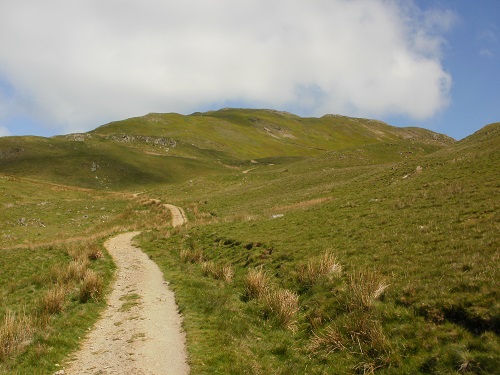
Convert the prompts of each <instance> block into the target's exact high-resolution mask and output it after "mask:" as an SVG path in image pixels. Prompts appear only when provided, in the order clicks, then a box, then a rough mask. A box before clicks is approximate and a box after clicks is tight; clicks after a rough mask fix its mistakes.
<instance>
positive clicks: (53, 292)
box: [40, 284, 67, 314]
mask: <svg viewBox="0 0 500 375" xmlns="http://www.w3.org/2000/svg"><path fill="white" fill-rule="evenodd" d="M66 291H67V289H66V286H64V285H61V284H58V285H55V286H54V287H53V288H52V289H50V290H48V291H47V292H46V293H45V295H44V296H43V297H42V300H41V302H40V305H41V306H40V307H41V310H42V311H43V312H44V313H46V314H59V313H60V312H62V311H63V310H64V305H65V302H66Z"/></svg>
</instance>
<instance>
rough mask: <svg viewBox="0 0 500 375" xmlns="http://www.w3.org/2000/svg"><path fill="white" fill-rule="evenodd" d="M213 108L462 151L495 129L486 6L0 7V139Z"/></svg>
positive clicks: (52, 1) (34, 2)
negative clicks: (342, 126) (371, 124)
mask: <svg viewBox="0 0 500 375" xmlns="http://www.w3.org/2000/svg"><path fill="white" fill-rule="evenodd" d="M224 107H239V108H271V109H277V110H283V111H288V112H291V113H294V114H297V115H300V116H314V117H320V116H323V115H325V114H341V115H346V116H354V117H365V118H372V119H378V120H382V121H385V122H388V123H389V124H391V125H395V126H420V127H424V128H427V129H430V130H433V131H436V132H440V133H444V134H447V135H449V136H451V137H453V138H455V139H461V138H464V137H466V136H468V135H470V134H472V133H474V132H475V131H477V130H479V129H480V128H482V127H483V126H485V125H487V124H489V123H492V122H498V121H500V0H477V1H472V0H271V1H270V0H238V1H234V0H141V1H139V0H72V1H64V0H45V1H39V0H16V1H10V0H0V136H11V135H40V136H52V135H58V134H68V133H75V132H84V131H89V130H92V129H95V128H96V127H98V126H100V125H102V124H105V123H108V122H110V121H115V120H121V119H126V118H130V117H134V116H142V115H145V114H147V113H151V112H159V113H169V112H176V113H181V114H190V113H193V112H198V111H201V112H203V111H207V110H216V109H220V108H224Z"/></svg>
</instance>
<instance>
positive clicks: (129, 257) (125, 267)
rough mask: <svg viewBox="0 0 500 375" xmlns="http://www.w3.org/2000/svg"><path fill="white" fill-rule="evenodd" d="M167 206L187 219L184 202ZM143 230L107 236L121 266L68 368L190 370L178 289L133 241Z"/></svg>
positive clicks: (179, 374) (176, 373) (176, 374)
mask: <svg viewBox="0 0 500 375" xmlns="http://www.w3.org/2000/svg"><path fill="white" fill-rule="evenodd" d="M165 206H166V208H168V209H170V210H171V211H172V217H173V220H172V224H173V225H174V226H177V225H182V224H184V223H185V221H186V219H185V215H184V212H183V211H182V210H181V209H180V208H178V207H176V206H170V205H165ZM139 233H140V232H129V233H124V234H120V235H118V236H116V237H114V238H111V239H110V240H108V241H107V242H106V244H105V246H106V248H107V249H108V251H109V253H110V254H111V256H112V257H113V259H114V261H115V263H116V265H117V267H118V270H117V279H116V281H115V283H114V286H113V291H112V293H111V295H110V296H109V299H108V308H107V309H106V311H105V312H104V315H103V317H102V318H101V320H100V321H99V322H97V324H96V326H95V327H94V329H93V330H92V331H91V332H90V334H89V335H88V337H87V338H86V340H85V341H84V343H83V347H82V349H81V350H80V351H79V352H77V353H76V356H75V358H74V360H73V361H72V362H70V363H69V364H68V366H67V368H66V369H65V370H64V372H63V373H64V374H141V375H142V374H148V375H149V374H158V375H159V374H172V375H183V374H188V373H189V367H188V365H187V361H186V350H185V335H184V333H183V332H182V329H181V317H180V315H179V313H178V311H177V306H176V304H175V300H174V294H173V292H172V291H171V290H170V289H169V288H168V283H167V282H165V281H164V280H163V274H162V272H161V271H160V269H159V268H158V266H157V265H156V263H154V262H153V261H152V260H150V259H149V257H148V256H147V255H146V254H145V253H143V252H142V251H141V249H139V248H137V247H135V246H133V245H132V239H133V238H134V237H135V236H136V235H138V234H139Z"/></svg>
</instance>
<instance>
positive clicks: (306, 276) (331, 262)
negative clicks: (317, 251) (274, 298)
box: [297, 251, 342, 286]
mask: <svg viewBox="0 0 500 375" xmlns="http://www.w3.org/2000/svg"><path fill="white" fill-rule="evenodd" d="M341 274H342V266H341V265H340V264H339V263H337V259H336V257H335V255H333V253H332V252H330V251H326V252H325V253H324V254H323V255H321V256H320V257H318V258H314V259H311V260H309V261H308V262H307V264H306V265H304V266H302V267H300V268H299V269H298V271H297V277H298V279H299V282H300V283H301V284H304V285H307V286H311V285H313V284H315V283H316V282H318V280H320V279H321V278H323V277H340V276H341Z"/></svg>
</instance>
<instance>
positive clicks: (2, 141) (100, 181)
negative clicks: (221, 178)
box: [0, 109, 454, 190]
mask: <svg viewBox="0 0 500 375" xmlns="http://www.w3.org/2000/svg"><path fill="white" fill-rule="evenodd" d="M453 142H454V141H453V140H452V139H451V138H449V137H447V136H444V135H441V134H437V133H434V132H431V131H428V130H425V129H418V128H397V127H393V126H390V125H387V124H385V123H382V122H379V121H374V120H366V119H356V118H348V117H342V116H324V117H322V118H319V119H318V118H301V117H298V116H294V115H291V114H288V113H282V112H276V111H270V110H242V109H227V110H220V111H212V112H207V113H196V114H193V115H189V116H183V115H178V114H149V115H146V116H143V117H137V118H131V119H128V120H123V121H117V122H113V123H110V124H107V125H103V126H101V127H99V128H97V129H95V130H94V131H91V132H88V133H85V134H70V135H66V136H57V137H53V138H42V137H4V138H0V173H4V174H11V175H16V176H22V177H30V178H36V179H41V180H46V181H51V182H56V183H62V184H69V185H74V186H81V187H89V188H101V189H111V190H113V189H136V188H140V187H141V186H145V185H158V184H172V183H180V182H183V181H188V180H190V179H192V178H194V177H198V176H203V175H205V174H207V173H212V172H216V173H226V172H230V171H231V170H232V168H235V167H238V168H240V170H242V169H243V168H247V165H248V164H249V163H250V161H251V160H256V161H258V162H260V163H266V162H267V163H277V164H280V163H281V164H283V163H285V164H289V163H291V162H295V161H297V160H300V159H303V158H307V157H312V156H318V155H321V154H325V153H328V152H333V151H337V152H340V151H339V150H348V151H346V152H347V154H349V155H350V154H352V153H353V152H354V154H356V150H357V149H362V150H365V151H364V153H365V154H366V155H368V154H369V155H371V156H370V159H369V160H368V159H366V160H364V161H362V163H365V164H373V163H375V162H389V161H394V160H396V161H397V160H400V158H401V156H411V155H417V154H427V153H431V152H434V151H436V150H439V149H441V148H443V147H447V146H449V145H450V144H453ZM391 150H392V151H391ZM395 150H399V151H398V152H399V153H397V152H396V153H395V152H394V151H395ZM361 153H362V154H363V152H361ZM360 155H361V154H360ZM358 156H359V155H358ZM360 157H361V158H363V157H364V156H363V155H361V156H360ZM349 160H350V161H353V162H355V163H359V162H358V161H355V160H351V159H349V158H347V159H346V160H345V161H349Z"/></svg>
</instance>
